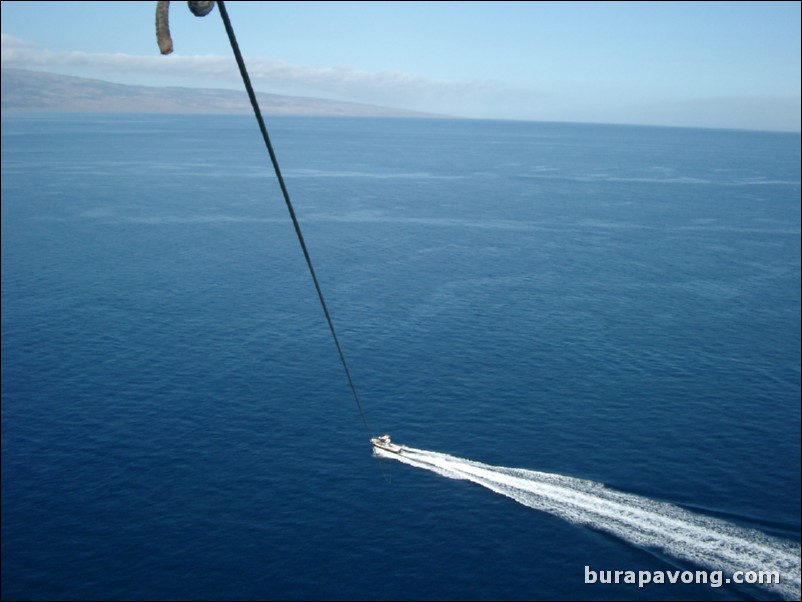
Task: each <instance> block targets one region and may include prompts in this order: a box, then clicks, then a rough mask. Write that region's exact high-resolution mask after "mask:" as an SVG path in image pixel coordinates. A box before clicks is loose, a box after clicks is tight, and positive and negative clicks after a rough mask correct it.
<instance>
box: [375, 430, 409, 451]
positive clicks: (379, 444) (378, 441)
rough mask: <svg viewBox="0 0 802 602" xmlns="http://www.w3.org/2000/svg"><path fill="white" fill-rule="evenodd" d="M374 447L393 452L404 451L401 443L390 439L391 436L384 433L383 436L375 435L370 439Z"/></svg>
mask: <svg viewBox="0 0 802 602" xmlns="http://www.w3.org/2000/svg"><path fill="white" fill-rule="evenodd" d="M370 442H371V444H372V445H373V447H375V448H376V449H381V450H384V451H387V452H390V453H391V454H400V453H401V452H402V451H403V448H402V447H401V446H400V445H396V444H395V443H392V442H391V441H390V437H388V436H387V435H383V436H381V437H373V438H371V440H370Z"/></svg>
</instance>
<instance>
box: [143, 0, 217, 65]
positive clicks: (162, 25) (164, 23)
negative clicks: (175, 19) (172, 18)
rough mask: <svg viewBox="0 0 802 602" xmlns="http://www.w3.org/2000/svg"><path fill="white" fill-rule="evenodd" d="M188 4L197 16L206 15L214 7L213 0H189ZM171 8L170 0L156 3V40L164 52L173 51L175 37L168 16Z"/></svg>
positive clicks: (160, 50) (161, 0) (160, 49)
mask: <svg viewBox="0 0 802 602" xmlns="http://www.w3.org/2000/svg"><path fill="white" fill-rule="evenodd" d="M187 4H188V5H189V10H191V11H192V14H193V15H195V16H196V17H205V16H206V15H208V14H209V13H210V12H212V9H213V8H214V1H213V0H212V1H195V2H187ZM169 10H170V0H159V1H158V2H157V3H156V41H157V42H158V43H159V52H161V53H162V54H170V53H171V52H172V51H173V38H172V37H170V22H169V18H168V16H167V13H168V12H169Z"/></svg>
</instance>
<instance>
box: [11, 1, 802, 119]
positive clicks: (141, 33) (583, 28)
mask: <svg viewBox="0 0 802 602" xmlns="http://www.w3.org/2000/svg"><path fill="white" fill-rule="evenodd" d="M155 7H156V2H155V1H145V2H130V1H129V2H120V1H115V2H102V1H93V2H72V1H71V2H14V1H12V2H2V21H0V23H2V27H1V29H2V66H3V67H16V68H21V69H33V70H39V71H48V72H52V73H60V74H65V75H75V76H80V77H91V78H96V79H104V80H107V81H112V82H116V83H123V84H140V85H157V86H163V85H170V86H187V87H203V88H228V89H242V83H241V81H240V80H239V74H238V72H237V70H236V66H235V64H234V62H233V59H232V53H231V47H230V46H229V44H228V39H227V38H226V35H225V31H224V29H223V25H222V22H221V20H220V15H219V10H218V9H217V8H215V10H214V11H213V12H212V13H211V14H210V15H208V16H206V17H202V18H198V17H195V16H193V15H192V14H191V13H190V11H189V9H188V8H187V5H186V3H185V2H173V3H171V7H170V29H171V31H172V36H173V43H174V47H175V52H174V53H173V54H172V55H169V56H161V55H160V54H159V51H158V47H157V45H156V38H155V26H154V14H155ZM226 7H227V8H228V12H229V15H230V17H231V21H232V24H233V27H234V30H235V32H236V35H237V38H238V40H239V45H240V48H241V50H242V52H243V54H244V56H245V61H246V64H247V66H248V69H249V71H250V73H251V77H252V79H253V82H254V87H255V88H256V89H257V90H258V91H261V92H269V93H274V94H289V95H295V96H311V97H318V98H331V99H335V100H343V101H351V102H362V103H369V104H377V105H382V106H389V107H396V108H401V109H410V110H417V111H425V112H430V113H440V114H445V115H451V116H455V117H470V118H487V119H510V120H535V121H568V122H588V123H626V124H646V125H666V126H689V127H713V128H719V127H721V128H735V129H758V130H772V131H792V132H799V131H800V87H801V86H800V73H801V72H802V66H801V65H800V48H802V40H800V22H802V15H801V14H800V2H769V1H764V2H735V1H733V2H635V1H631V2H502V1H496V2H369V1H361V2H335V1H328V2H242V1H235V0H231V1H229V2H226ZM266 111H267V112H268V113H269V109H266Z"/></svg>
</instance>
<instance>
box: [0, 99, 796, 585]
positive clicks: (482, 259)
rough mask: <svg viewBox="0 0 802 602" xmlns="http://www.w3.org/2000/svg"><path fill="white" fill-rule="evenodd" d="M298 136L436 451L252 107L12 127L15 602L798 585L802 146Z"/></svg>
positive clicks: (568, 128)
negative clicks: (744, 574) (768, 576)
mask: <svg viewBox="0 0 802 602" xmlns="http://www.w3.org/2000/svg"><path fill="white" fill-rule="evenodd" d="M265 110H266V111H267V113H268V115H269V107H266V108H265ZM268 128H269V129H270V131H271V136H272V137H273V142H274V144H275V147H276V152H277V155H278V159H279V162H280V164H281V166H282V169H283V171H284V175H285V178H286V181H287V186H288V188H289V191H290V194H291V196H292V199H293V202H294V204H295V209H296V211H297V214H298V217H299V220H300V223H301V227H302V229H303V232H304V235H305V237H306V241H307V244H308V246H309V250H310V253H311V256H312V260H313V261H314V263H315V267H316V271H317V274H318V277H319V278H320V282H321V286H322V289H323V292H324V294H325V296H326V300H327V302H328V306H329V309H330V310H331V314H332V316H333V319H334V324H335V326H336V328H337V332H338V335H339V337H340V340H341V342H342V346H343V350H344V352H345V356H346V358H347V360H348V364H349V367H350V369H351V373H352V375H353V377H354V381H355V383H356V387H357V390H358V391H359V395H360V398H361V401H362V406H363V408H364V410H365V415H366V418H367V421H368V423H369V428H370V431H371V432H372V433H373V434H374V435H378V434H382V433H385V432H387V433H390V434H391V435H392V436H393V439H394V441H396V442H398V443H401V444H402V445H405V446H408V449H409V452H408V453H407V455H406V457H404V456H403V455H402V456H401V457H398V456H394V457H393V455H390V456H389V457H388V455H387V454H381V453H378V454H375V453H373V452H372V451H371V446H370V444H369V442H368V437H367V433H366V432H365V428H364V425H363V424H362V422H361V420H360V417H359V413H358V411H357V408H356V405H355V403H354V400H353V398H352V396H351V391H350V389H349V388H348V383H347V381H346V379H345V377H344V375H343V371H342V367H341V365H340V363H339V359H338V356H337V352H336V349H335V347H334V345H333V343H332V340H331V335H330V333H329V330H328V327H327V325H326V322H325V319H324V316H323V313H322V311H321V308H320V306H319V304H318V300H317V297H316V294H315V290H314V287H313V285H312V282H311V279H310V276H309V274H308V272H307V269H306V266H305V263H304V260H303V256H302V254H301V251H300V248H299V246H298V242H297V240H296V238H295V233H294V230H293V227H292V224H291V222H290V220H289V216H288V214H287V210H286V208H285V206H284V203H283V201H282V199H281V194H280V191H279V188H278V185H277V183H276V179H275V177H274V175H273V173H272V170H271V168H270V165H269V162H268V158H267V154H266V152H265V149H264V147H263V144H262V141H261V138H260V137H259V134H258V130H257V126H256V124H255V121H254V119H253V118H252V117H245V116H196V115H192V116H169V115H55V114H54V115H20V114H6V115H4V116H3V119H2V597H3V599H23V600H35V599H39V600H42V599H48V600H50V599H59V600H61V599H64V600H105V599H128V600H134V599H186V600H200V599H225V600H248V599H285V600H318V599H320V600H415V599H434V600H490V599H492V600H519V599H545V600H575V599H594V600H664V599H672V600H755V599H757V600H768V599H777V598H783V597H784V598H790V599H793V598H796V599H799V550H800V547H799V546H800V137H799V135H798V134H781V133H765V132H747V131H727V130H698V129H681V128H649V127H632V126H626V127H625V126H613V125H609V126H605V125H582V124H558V123H522V122H504V121H471V120H447V119H442V120H438V119H432V120H428V119H373V118H312V117H282V118H270V117H268ZM762 567H764V568H766V570H775V569H776V570H778V571H780V572H781V573H782V575H781V578H782V582H781V584H780V585H776V584H775V585H774V586H759V585H749V584H738V583H735V582H734V580H733V581H731V582H730V583H721V584H719V585H718V586H715V585H713V584H711V583H710V582H708V583H683V582H682V580H679V582H678V583H675V584H671V583H665V584H659V583H648V584H643V586H642V587H640V586H639V585H637V584H633V583H625V582H624V581H623V579H624V577H623V576H622V577H621V580H620V582H619V583H603V582H602V581H604V579H603V576H604V572H605V571H607V572H609V571H613V572H614V571H622V572H626V571H634V572H638V571H642V572H643V574H648V575H649V576H650V578H652V579H653V576H654V575H657V574H664V575H666V574H669V575H670V574H672V572H674V573H673V574H676V575H680V574H682V575H690V574H691V573H693V574H694V575H696V573H697V572H698V571H699V572H701V571H707V572H708V573H712V572H714V571H716V570H720V571H723V576H724V577H725V578H728V577H730V576H732V572H733V571H736V570H739V569H740V570H743V571H753V570H759V569H761V568H762ZM676 571H680V572H681V573H676ZM612 574H613V573H611V575H612ZM706 574H707V573H706ZM588 575H599V576H600V578H599V579H597V581H596V582H595V583H586V581H589V579H588ZM622 575H623V573H622ZM590 580H592V579H590Z"/></svg>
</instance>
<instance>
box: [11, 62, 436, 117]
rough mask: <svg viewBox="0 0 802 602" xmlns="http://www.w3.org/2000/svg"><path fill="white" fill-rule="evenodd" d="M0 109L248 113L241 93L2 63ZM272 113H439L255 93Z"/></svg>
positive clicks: (323, 114)
mask: <svg viewBox="0 0 802 602" xmlns="http://www.w3.org/2000/svg"><path fill="white" fill-rule="evenodd" d="M1 76H2V77H1V79H2V110H3V112H5V111H27V112H62V113H79V112H84V113H212V114H214V113H217V114H239V113H250V112H251V106H250V103H249V102H248V98H247V96H246V95H245V92H244V91H243V92H239V91H236V90H221V89H211V88H180V87H153V86H130V85H125V84H115V83H112V82H107V81H103V80H98V79H87V78H83V77H72V76H67V75H57V74H54V73H46V72H43V71H29V70H27V69H11V68H3V69H2V73H1ZM257 96H258V98H259V103H260V105H261V107H262V109H263V110H264V111H265V112H266V113H268V114H271V115H314V116H343V117H345V116H349V117H442V115H434V114H431V113H421V112H417V111H406V110H403V109H393V108H389V107H379V106H374V105H368V104H360V103H354V102H341V101H337V100H328V99H324V98H308V97H303V96H283V95H280V94H263V93H258V92H257Z"/></svg>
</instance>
